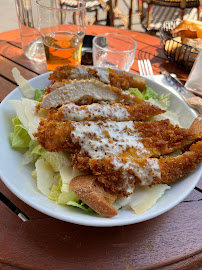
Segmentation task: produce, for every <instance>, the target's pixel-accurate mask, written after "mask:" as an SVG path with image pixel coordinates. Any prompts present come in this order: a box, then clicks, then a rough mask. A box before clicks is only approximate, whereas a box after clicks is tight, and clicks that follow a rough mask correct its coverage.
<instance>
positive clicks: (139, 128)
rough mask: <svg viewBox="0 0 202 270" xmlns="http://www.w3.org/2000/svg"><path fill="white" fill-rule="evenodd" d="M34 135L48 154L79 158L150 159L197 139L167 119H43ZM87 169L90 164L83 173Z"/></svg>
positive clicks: (187, 144)
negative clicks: (62, 154) (54, 153)
mask: <svg viewBox="0 0 202 270" xmlns="http://www.w3.org/2000/svg"><path fill="white" fill-rule="evenodd" d="M35 136H36V137H37V140H38V142H39V143H40V144H41V145H42V146H43V147H44V148H45V149H46V150H47V151H54V152H58V151H63V150H65V151H70V152H73V153H76V156H77V157H78V158H83V157H85V158H86V157H87V156H88V157H89V158H100V157H103V156H112V155H115V156H119V157H142V158H147V157H153V156H160V155H164V154H167V153H171V152H173V151H175V150H179V149H183V148H185V147H187V146H190V144H192V143H193V142H195V141H196V140H198V137H197V135H196V134H194V133H192V131H191V130H189V129H184V128H180V127H178V126H173V125H172V124H171V123H170V121H169V120H168V119H166V120H162V121H153V122H133V121H125V122H115V121H97V122H93V121H80V122H75V121H67V122H61V121H57V120H45V119H42V120H41V122H40V124H39V127H38V132H37V133H36V134H35ZM74 160H75V157H74ZM87 168H88V163H86V164H85V168H84V169H83V171H85V170H86V169H87ZM80 169H81V168H80Z"/></svg>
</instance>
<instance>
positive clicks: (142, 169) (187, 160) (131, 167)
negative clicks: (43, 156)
mask: <svg viewBox="0 0 202 270" xmlns="http://www.w3.org/2000/svg"><path fill="white" fill-rule="evenodd" d="M201 161H202V141H199V142H197V143H196V144H193V145H192V146H191V147H190V149H189V151H187V152H185V153H183V154H182V155H179V156H177V157H162V158H160V159H157V158H147V159H142V158H120V157H117V156H113V157H106V158H102V159H91V160H90V168H91V169H92V171H93V174H94V175H96V176H97V179H98V181H99V182H100V183H102V184H104V186H105V188H107V189H108V190H110V191H111V192H113V193H114V194H117V195H119V196H127V195H129V194H131V193H132V191H133V189H134V187H135V184H136V183H138V184H139V185H142V186H148V185H154V184H160V183H164V184H169V183H171V182H174V181H175V180H176V179H178V178H181V177H184V176H186V175H187V174H188V173H190V172H192V171H193V170H194V169H195V168H196V166H197V164H199V163H200V162H201Z"/></svg>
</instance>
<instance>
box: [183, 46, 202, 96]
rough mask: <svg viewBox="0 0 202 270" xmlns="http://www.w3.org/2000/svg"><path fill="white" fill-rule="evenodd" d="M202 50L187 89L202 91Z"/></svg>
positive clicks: (189, 78)
mask: <svg viewBox="0 0 202 270" xmlns="http://www.w3.org/2000/svg"><path fill="white" fill-rule="evenodd" d="M201 74H202V50H201V51H200V53H199V54H198V57H197V58H196V60H195V63H194V65H193V67H192V70H191V72H190V74H189V77H188V80H187V82H186V84H185V87H187V88H191V89H194V90H200V91H202V76H201Z"/></svg>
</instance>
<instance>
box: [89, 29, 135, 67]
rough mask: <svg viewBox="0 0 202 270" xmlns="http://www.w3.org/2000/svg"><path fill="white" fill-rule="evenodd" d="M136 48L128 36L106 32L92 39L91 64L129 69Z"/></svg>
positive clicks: (133, 41)
mask: <svg viewBox="0 0 202 270" xmlns="http://www.w3.org/2000/svg"><path fill="white" fill-rule="evenodd" d="M136 49H137V43H136V42H135V40H133V39H132V38H130V37H127V36H124V35H120V34H116V33H114V34H111V33H106V34H102V35H97V36H96V37H94V39H93V65H94V66H97V67H107V68H113V69H121V70H125V71H129V70H130V68H131V66H132V64H133V61H134V58H135V52H136Z"/></svg>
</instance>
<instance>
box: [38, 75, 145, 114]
mask: <svg viewBox="0 0 202 270" xmlns="http://www.w3.org/2000/svg"><path fill="white" fill-rule="evenodd" d="M106 101H107V102H108V103H110V104H113V103H117V102H118V103H123V104H131V103H134V104H143V103H145V101H143V100H141V99H140V98H139V97H137V96H134V95H131V94H130V92H128V91H123V90H121V89H119V88H116V87H113V86H111V85H106V84H104V83H102V82H100V81H97V80H95V79H90V80H88V79H86V80H79V81H78V80H72V81H63V82H56V83H54V84H52V85H51V86H49V88H48V91H47V93H46V94H45V95H44V96H43V97H42V102H41V103H40V107H41V108H44V109H50V108H57V107H59V106H61V105H64V104H67V103H70V102H74V103H75V104H77V105H86V104H91V103H93V102H106ZM147 104H148V106H150V104H149V103H148V102H147Z"/></svg>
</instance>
